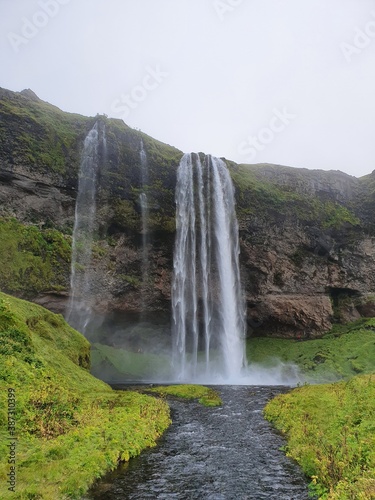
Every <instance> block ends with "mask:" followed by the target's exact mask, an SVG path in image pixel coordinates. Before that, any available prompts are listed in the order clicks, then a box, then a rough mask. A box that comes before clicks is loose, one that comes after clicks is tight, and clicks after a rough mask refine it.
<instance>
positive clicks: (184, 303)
mask: <svg viewBox="0 0 375 500" xmlns="http://www.w3.org/2000/svg"><path fill="white" fill-rule="evenodd" d="M176 205H177V211H176V225H177V232H176V243H175V253H174V279H173V287H172V310H173V326H174V339H175V346H174V359H173V363H174V367H175V370H176V372H177V373H176V376H177V377H178V379H179V380H181V381H182V380H183V381H188V380H206V381H210V382H211V383H213V382H215V381H219V380H220V382H223V381H233V380H236V379H238V378H239V377H241V374H242V373H243V368H244V367H245V365H246V357H245V305H244V298H243V293H242V289H241V280H240V271H239V258H238V257H239V242H238V223H237V219H236V214H235V202H234V190H233V185H232V181H231V178H230V175H229V172H228V170H227V168H226V165H225V163H224V162H223V161H222V160H219V159H217V158H214V157H211V156H208V157H206V158H205V161H204V163H203V164H202V162H201V160H200V158H199V156H198V155H191V154H186V155H184V156H183V158H182V160H181V162H180V165H179V168H178V173H177V187H176Z"/></svg>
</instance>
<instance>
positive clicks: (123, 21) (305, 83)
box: [0, 0, 375, 176]
mask: <svg viewBox="0 0 375 500" xmlns="http://www.w3.org/2000/svg"><path fill="white" fill-rule="evenodd" d="M42 5H44V9H45V11H48V13H45V11H44V10H43V8H42ZM38 25H39V26H38ZM366 33H367V34H366ZM345 43H346V44H347V45H345V47H344V46H343V44H345ZM344 52H345V53H344ZM155 72H156V73H157V76H156V78H155V76H151V74H152V73H155ZM0 86H2V87H5V88H8V89H10V90H14V91H20V90H22V89H24V88H31V89H32V90H34V92H36V94H37V95H38V96H39V97H40V98H41V99H43V100H46V101H48V102H50V103H52V104H55V105H56V106H58V107H60V108H61V109H63V110H64V111H70V112H77V113H81V114H84V115H89V116H92V115H95V114H96V113H106V114H107V115H108V116H111V117H115V118H123V119H124V121H125V122H126V123H127V124H128V125H130V126H131V127H135V128H139V129H141V130H142V131H143V132H146V133H147V134H149V135H151V136H153V137H155V138H156V139H159V140H161V141H163V142H166V143H168V144H171V145H173V146H176V147H177V148H179V149H181V150H183V151H184V152H190V151H203V152H205V153H211V154H213V155H216V156H225V157H226V158H228V159H232V160H234V161H237V162H239V163H241V162H244V163H260V162H270V163H278V164H283V165H290V166H294V167H307V168H321V169H327V170H328V169H333V170H342V171H344V172H347V173H349V174H352V175H355V176H361V175H365V174H367V173H370V172H371V171H372V170H374V169H375V1H374V0H105V1H104V0H0ZM127 96H129V98H128V97H127ZM127 99H130V101H129V100H127ZM280 114H281V116H284V118H283V121H284V122H283V121H282V120H281V119H280V118H279V117H278V115H280ZM288 117H289V118H288ZM272 129H273V131H272ZM254 139H255V141H256V142H255V143H254V144H256V145H255V146H254V144H253V145H251V144H250V142H251V141H254Z"/></svg>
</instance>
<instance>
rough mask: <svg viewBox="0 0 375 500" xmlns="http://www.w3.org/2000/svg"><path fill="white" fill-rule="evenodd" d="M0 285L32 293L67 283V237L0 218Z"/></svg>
mask: <svg viewBox="0 0 375 500" xmlns="http://www.w3.org/2000/svg"><path fill="white" fill-rule="evenodd" d="M0 255H1V266H0V288H1V289H2V290H5V291H7V292H9V293H18V292H22V293H24V294H25V296H32V295H35V294H36V293H39V292H42V291H50V290H56V291H59V290H64V289H66V287H67V286H68V285H69V271H70V255H71V237H70V236H67V235H64V234H62V233H61V232H60V231H57V230H56V229H50V228H47V229H40V228H39V227H37V226H34V225H25V224H22V223H20V222H18V221H17V220H16V219H13V218H0Z"/></svg>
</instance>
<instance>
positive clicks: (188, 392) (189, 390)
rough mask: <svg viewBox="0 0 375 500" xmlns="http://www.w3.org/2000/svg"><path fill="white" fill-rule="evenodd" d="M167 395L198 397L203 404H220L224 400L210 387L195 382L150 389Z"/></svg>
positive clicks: (188, 397) (187, 397)
mask: <svg viewBox="0 0 375 500" xmlns="http://www.w3.org/2000/svg"><path fill="white" fill-rule="evenodd" d="M149 392H156V393H157V394H160V395H165V396H176V397H178V398H183V399H197V400H198V402H199V403H201V404H202V405H203V406H220V405H221V404H222V401H221V399H220V396H219V394H218V393H217V392H216V391H215V390H213V389H210V388H209V387H204V386H202V385H194V384H184V385H169V386H159V387H154V388H152V389H149Z"/></svg>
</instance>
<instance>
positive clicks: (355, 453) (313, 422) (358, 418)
mask: <svg viewBox="0 0 375 500" xmlns="http://www.w3.org/2000/svg"><path fill="white" fill-rule="evenodd" d="M265 415H266V418H267V419H268V420H270V421H271V422H273V423H274V425H275V426H276V427H277V428H278V429H279V430H281V431H282V432H283V433H285V434H286V436H287V438H288V444H287V447H286V453H287V454H288V455H289V456H290V457H292V458H294V459H295V460H297V462H298V463H299V464H300V465H301V467H302V469H303V470H304V471H305V473H306V474H307V475H308V476H309V477H310V478H311V484H310V490H311V492H312V493H315V494H316V495H318V497H319V498H321V499H325V500H328V499H329V500H354V499H356V500H370V499H374V498H375V375H363V376H356V377H353V378H351V379H350V380H349V381H345V382H338V383H334V384H327V385H315V386H304V387H300V388H297V389H295V390H293V391H292V392H291V393H289V394H284V395H280V396H278V397H276V398H275V399H274V400H272V401H271V402H270V403H268V405H267V407H266V409H265Z"/></svg>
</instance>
